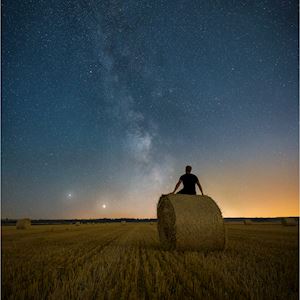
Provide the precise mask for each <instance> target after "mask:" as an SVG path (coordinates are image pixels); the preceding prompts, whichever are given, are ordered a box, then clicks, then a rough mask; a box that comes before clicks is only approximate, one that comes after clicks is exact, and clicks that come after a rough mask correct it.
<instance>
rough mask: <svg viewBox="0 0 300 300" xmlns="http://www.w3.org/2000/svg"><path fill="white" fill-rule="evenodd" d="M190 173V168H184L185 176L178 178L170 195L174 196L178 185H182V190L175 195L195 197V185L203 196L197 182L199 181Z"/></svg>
mask: <svg viewBox="0 0 300 300" xmlns="http://www.w3.org/2000/svg"><path fill="white" fill-rule="evenodd" d="M191 171H192V167H191V166H186V167H185V174H184V175H182V176H180V178H179V181H178V182H177V184H176V186H175V189H174V191H173V192H172V194H175V192H176V191H177V189H178V187H179V186H180V184H181V183H183V189H182V190H180V191H179V192H178V193H177V194H188V195H196V184H197V185H198V187H199V189H200V191H201V194H202V195H203V190H202V187H201V184H200V182H199V179H198V177H197V176H196V175H194V174H192V173H191Z"/></svg>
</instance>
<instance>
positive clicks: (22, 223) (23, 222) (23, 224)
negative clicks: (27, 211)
mask: <svg viewBox="0 0 300 300" xmlns="http://www.w3.org/2000/svg"><path fill="white" fill-rule="evenodd" d="M16 227H17V229H28V228H30V227H31V221H30V219H20V220H18V221H17V224H16Z"/></svg>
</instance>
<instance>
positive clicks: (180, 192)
mask: <svg viewBox="0 0 300 300" xmlns="http://www.w3.org/2000/svg"><path fill="white" fill-rule="evenodd" d="M177 194H186V193H185V190H184V189H182V190H180V191H179V192H178V193H177Z"/></svg>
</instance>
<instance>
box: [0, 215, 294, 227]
mask: <svg viewBox="0 0 300 300" xmlns="http://www.w3.org/2000/svg"><path fill="white" fill-rule="evenodd" d="M283 218H287V217H277V218H224V221H225V222H226V223H230V222H243V221H244V220H251V221H252V222H254V223H266V222H270V223H280V222H281V220H282V219H283ZM288 218H293V219H295V220H296V221H298V222H299V217H288ZM122 221H125V222H128V223H147V222H157V219H156V218H153V219H135V218H118V219H109V218H105V219H56V220H46V219H38V220H31V224H32V225H62V224H65V225H67V224H76V223H78V222H80V223H81V224H95V223H120V222H122ZM16 222H17V219H8V218H6V219H1V225H5V226H6V225H12V226H13V225H16Z"/></svg>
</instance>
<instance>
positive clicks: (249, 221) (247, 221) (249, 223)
mask: <svg viewBox="0 0 300 300" xmlns="http://www.w3.org/2000/svg"><path fill="white" fill-rule="evenodd" d="M252 224H253V222H252V221H251V220H249V219H246V220H244V225H252Z"/></svg>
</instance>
